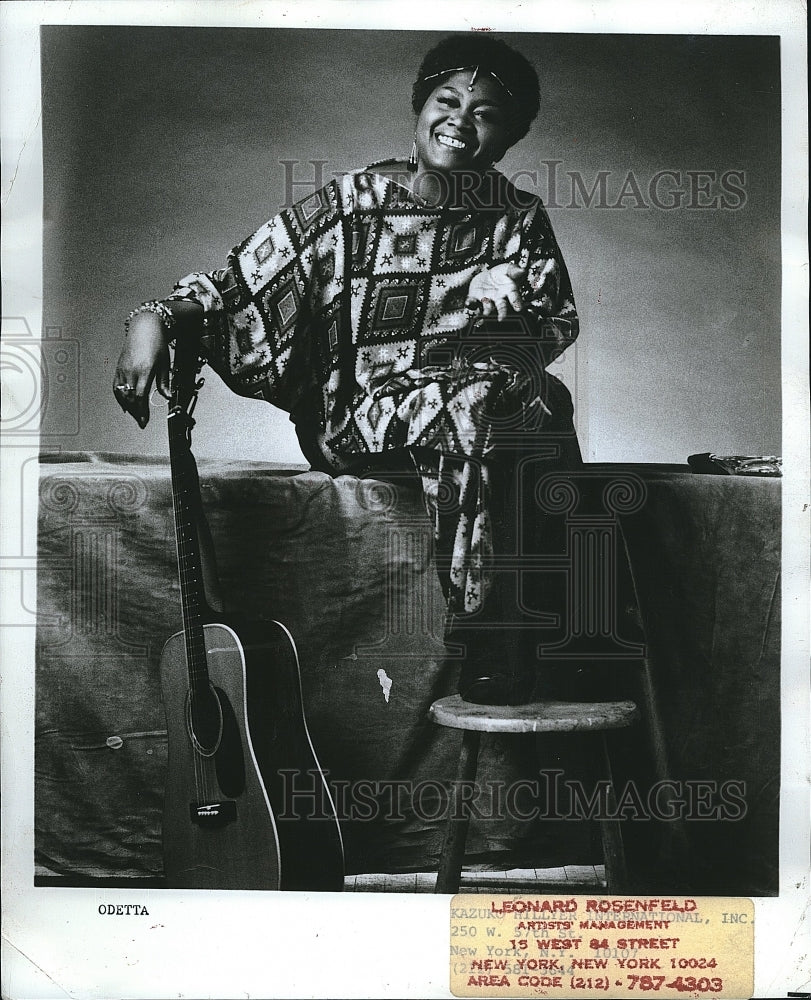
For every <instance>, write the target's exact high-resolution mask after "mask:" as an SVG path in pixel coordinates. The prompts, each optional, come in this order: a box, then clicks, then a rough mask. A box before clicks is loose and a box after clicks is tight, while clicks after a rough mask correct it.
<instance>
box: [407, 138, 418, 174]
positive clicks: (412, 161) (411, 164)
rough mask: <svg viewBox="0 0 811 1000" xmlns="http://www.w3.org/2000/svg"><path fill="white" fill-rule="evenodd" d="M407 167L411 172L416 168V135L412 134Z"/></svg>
mask: <svg viewBox="0 0 811 1000" xmlns="http://www.w3.org/2000/svg"><path fill="white" fill-rule="evenodd" d="M408 169H409V170H410V171H411V173H412V174H413V173H415V172H416V169H417V136H416V135H415V136H414V141H413V142H412V143H411V155H410V156H409V158H408Z"/></svg>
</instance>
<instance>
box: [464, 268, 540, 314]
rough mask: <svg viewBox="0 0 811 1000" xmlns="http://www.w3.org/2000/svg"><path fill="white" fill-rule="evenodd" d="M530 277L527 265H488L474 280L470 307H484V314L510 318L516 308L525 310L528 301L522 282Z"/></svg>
mask: <svg viewBox="0 0 811 1000" xmlns="http://www.w3.org/2000/svg"><path fill="white" fill-rule="evenodd" d="M526 276H527V272H526V270H525V269H524V268H522V267H518V265H517V264H512V263H510V262H507V263H505V264H496V266H495V267H485V268H484V270H482V271H479V273H478V274H475V275H474V276H473V279H472V280H471V282H470V288H469V290H468V299H467V302H466V303H465V306H466V308H467V309H470V310H472V311H479V310H481V315H482V317H488V316H493V315H497V316H498V318H499V319H506V318H507V316H508V315H509V314H510V312H512V311H514V312H521V311H522V310H523V308H524V302H523V299H522V298H521V292H520V290H519V285H520V283H521V282H522V281H523V280H524V279H525V278H526Z"/></svg>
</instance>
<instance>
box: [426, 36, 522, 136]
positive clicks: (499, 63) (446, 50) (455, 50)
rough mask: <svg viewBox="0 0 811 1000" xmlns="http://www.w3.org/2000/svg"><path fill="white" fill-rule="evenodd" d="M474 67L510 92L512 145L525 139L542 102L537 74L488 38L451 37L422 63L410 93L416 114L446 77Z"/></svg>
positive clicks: (504, 45)
mask: <svg viewBox="0 0 811 1000" xmlns="http://www.w3.org/2000/svg"><path fill="white" fill-rule="evenodd" d="M475 66H478V67H479V72H480V73H491V74H492V75H493V76H495V77H496V79H497V80H498V82H499V83H500V84H501V85H502V87H504V88H505V90H506V91H507V93H506V94H505V97H506V98H507V102H508V103H507V108H508V120H509V127H510V144H511V145H512V144H513V143H516V142H518V140H519V139H523V137H524V136H525V135H526V134H527V132H528V131H529V126H530V125H531V124H532V122H533V121H534V119H535V117H536V115H537V114H538V109H539V107H540V103H541V98H540V86H539V84H538V74H537V73H536V72H535V69H534V68H533V66H532V65H531V64H530V63H529V62H527V60H526V59H525V58H524V56H522V55H521V53H520V52H516V50H515V49H513V48H510V46H509V45H507V43H506V42H502V41H501V40H500V39H498V38H490V37H489V36H488V35H481V34H476V33H471V34H469V35H450V36H449V37H448V38H443V39H442V41H441V42H439V43H438V44H437V45H435V46H434V47H433V48H432V49H431V51H430V52H429V53H428V54H427V55H426V57H425V58H424V59H423V61H422V65H421V66H420V68H419V72H418V73H417V79H416V80H415V82H414V87H413V89H412V91H411V106H412V107H413V108H414V114H416V115H418V114H419V113H420V111H422V107H423V105H424V104H425V102H426V101H427V100H428V97H429V95H430V94H432V93H433V91H434V90H435V89H436V88H437V87H438V86H439V85H440V84H441V83H442V80H443V77H444V76H445V75H446V74H449V73H451V72H453V71H454V70H455V69H458V68H460V67H464V68H465V69H467V68H468V67H470V69H471V71H472V69H473V68H474V67H475ZM437 74H439V75H437ZM426 77H429V79H426Z"/></svg>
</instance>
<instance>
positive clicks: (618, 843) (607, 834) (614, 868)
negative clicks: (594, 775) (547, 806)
mask: <svg viewBox="0 0 811 1000" xmlns="http://www.w3.org/2000/svg"><path fill="white" fill-rule="evenodd" d="M600 755H601V757H602V769H603V776H604V778H605V779H607V781H608V795H607V796H606V806H607V811H608V813H609V814H613V813H615V812H616V808H617V796H616V792H615V791H614V775H613V773H612V771H611V757H610V755H609V752H608V740H607V739H606V734H605V733H600ZM600 836H601V838H602V842H603V856H604V858H605V881H606V888H607V889H608V892H609V893H612V894H613V893H617V892H623V891H624V889H625V888H626V886H627V884H628V872H627V869H626V867H625V847H624V845H623V843H622V827H621V826H620V821H619V819H601V820H600Z"/></svg>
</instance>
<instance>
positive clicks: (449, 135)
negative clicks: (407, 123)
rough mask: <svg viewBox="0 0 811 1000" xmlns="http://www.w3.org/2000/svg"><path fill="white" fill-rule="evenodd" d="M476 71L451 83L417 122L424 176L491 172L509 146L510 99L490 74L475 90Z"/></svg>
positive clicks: (455, 76) (433, 96)
mask: <svg viewBox="0 0 811 1000" xmlns="http://www.w3.org/2000/svg"><path fill="white" fill-rule="evenodd" d="M472 76H473V71H472V70H463V71H461V72H459V73H454V74H453V75H452V76H449V77H447V78H446V79H445V80H444V81H443V82H442V83H440V85H439V86H438V87H437V88H436V89H435V90H434V91H433V93H432V94H431V95H430V96H429V97H428V100H427V101H426V102H425V105H424V106H423V108H422V111H420V116H419V118H418V119H417V132H416V141H417V162H418V164H419V166H418V169H419V171H420V172H421V173H422V172H424V171H427V170H439V171H442V172H443V173H449V172H453V171H456V170H471V169H473V170H477V171H482V170H486V169H487V168H488V167H489V166H490V165H491V164H492V163H495V162H496V161H497V160H500V159H501V157H502V156H503V155H504V153H505V151H506V150H507V148H508V146H509V140H508V131H507V115H506V107H505V98H506V95H505V94H504V91H503V90H502V88H501V86H500V85H499V84H498V83H497V82H496V81H495V80H494V79H493V78H492V77H491V76H490V75H489V74H487V73H483V74H479V75H477V77H476V80H475V82H474V84H473V89H472V90H469V89H468V88H469V86H470V81H471V78H472Z"/></svg>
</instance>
